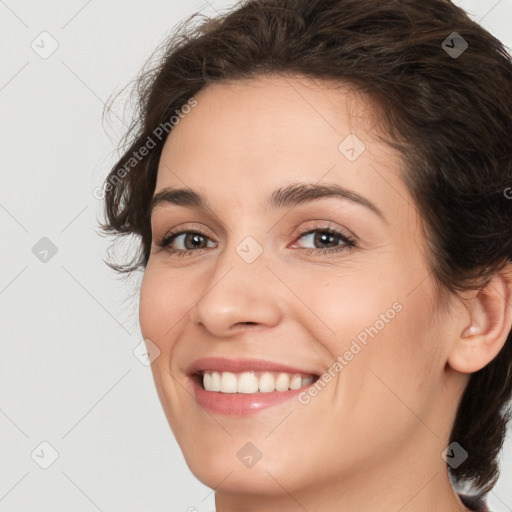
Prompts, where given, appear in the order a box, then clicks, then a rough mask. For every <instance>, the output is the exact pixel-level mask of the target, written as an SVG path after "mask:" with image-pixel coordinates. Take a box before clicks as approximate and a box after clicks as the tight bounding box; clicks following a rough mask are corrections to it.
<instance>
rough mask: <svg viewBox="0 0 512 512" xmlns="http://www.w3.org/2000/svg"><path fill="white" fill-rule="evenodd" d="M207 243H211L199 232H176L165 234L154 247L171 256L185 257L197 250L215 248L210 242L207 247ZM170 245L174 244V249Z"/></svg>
mask: <svg viewBox="0 0 512 512" xmlns="http://www.w3.org/2000/svg"><path fill="white" fill-rule="evenodd" d="M208 241H210V242H211V240H210V239H209V237H207V236H206V235H205V234H204V233H201V232H200V231H178V232H174V233H167V235H165V236H164V238H163V239H162V240H160V241H159V242H157V244H156V245H158V247H161V248H162V249H166V250H167V251H168V252H170V253H171V254H177V255H178V256H185V255H190V254H191V253H192V252H196V251H197V250H201V249H205V248H206V247H212V246H213V247H215V245H216V244H215V243H213V242H212V243H211V244H210V245H208ZM172 244H174V245H175V247H172V246H171V245H172Z"/></svg>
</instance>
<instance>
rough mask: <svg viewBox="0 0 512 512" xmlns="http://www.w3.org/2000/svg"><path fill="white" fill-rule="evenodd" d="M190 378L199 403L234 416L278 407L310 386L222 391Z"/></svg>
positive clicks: (212, 409)
mask: <svg viewBox="0 0 512 512" xmlns="http://www.w3.org/2000/svg"><path fill="white" fill-rule="evenodd" d="M190 380H191V381H192V383H193V386H194V393H195V395H196V399H197V402H198V403H199V405H201V406H202V407H204V408H205V409H207V410H208V411H210V412H214V413H218V414H228V415H232V416H247V415H249V414H254V413H256V412H258V411H261V410H263V409H268V408H269V407H276V406H278V405H281V404H283V403H285V402H288V401H290V400H292V399H294V398H296V397H297V396H298V395H299V394H300V393H302V392H303V391H304V390H305V389H307V387H308V386H305V387H303V388H300V389H290V390H288V391H270V392H269V393H221V392H218V391H206V389H204V388H203V387H202V386H201V385H200V384H199V382H198V380H197V379H195V378H192V377H191V378H190ZM311 385H312V384H311Z"/></svg>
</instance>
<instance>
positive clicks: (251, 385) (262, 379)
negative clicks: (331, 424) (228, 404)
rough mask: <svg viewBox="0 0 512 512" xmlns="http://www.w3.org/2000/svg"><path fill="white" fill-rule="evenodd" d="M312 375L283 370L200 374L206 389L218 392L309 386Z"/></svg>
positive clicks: (258, 390) (256, 391)
mask: <svg viewBox="0 0 512 512" xmlns="http://www.w3.org/2000/svg"><path fill="white" fill-rule="evenodd" d="M314 379H315V377H314V376H313V375H301V374H300V373H284V372H255V371H249V372H243V373H232V372H216V371H206V372H204V374H203V375H200V382H201V381H202V385H203V388H204V389H205V390H206V391H215V392H219V393H245V394H251V393H271V392H272V391H279V392H283V391H288V390H295V389H300V388H302V387H304V386H309V384H311V383H312V382H313V381H314Z"/></svg>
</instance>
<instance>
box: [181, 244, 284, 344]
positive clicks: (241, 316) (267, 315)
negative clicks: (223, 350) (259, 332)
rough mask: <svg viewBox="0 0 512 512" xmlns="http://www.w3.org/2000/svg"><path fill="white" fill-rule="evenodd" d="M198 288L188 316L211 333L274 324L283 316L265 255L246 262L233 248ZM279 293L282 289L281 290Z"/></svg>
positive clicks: (226, 334) (224, 333)
mask: <svg viewBox="0 0 512 512" xmlns="http://www.w3.org/2000/svg"><path fill="white" fill-rule="evenodd" d="M202 282H204V286H203V287H201V292H200V294H201V295H200V297H198V302H197V303H196V304H195V306H194V307H193V308H192V310H191V311H190V319H191V321H193V322H194V323H195V324H197V325H200V326H202V327H203V328H205V329H206V330H207V331H208V332H209V333H210V334H211V335H212V336H216V337H219V338H220V337H229V336H231V335H233V334H235V333H237V332H239V331H240V329H243V328H246V326H248V325H249V326H265V327H274V326H276V325H277V324H279V322H280V321H281V319H282V309H281V307H282V304H283V297H280V294H278V293H276V292H275V291H273V290H276V288H279V286H278V285H279V281H278V280H277V279H276V277H275V276H274V274H273V273H272V272H271V271H270V270H269V268H267V262H266V259H265V257H264V256H263V254H262V255H260V256H259V257H258V259H257V260H256V261H253V262H252V263H247V262H246V261H244V260H243V259H242V258H241V257H240V256H239V255H238V254H237V253H236V251H235V250H233V251H229V254H224V255H222V256H219V259H218V260H217V262H216V265H215V268H214V269H213V270H211V271H210V274H209V275H208V278H207V279H205V280H204V281H202ZM281 293H282V291H281Z"/></svg>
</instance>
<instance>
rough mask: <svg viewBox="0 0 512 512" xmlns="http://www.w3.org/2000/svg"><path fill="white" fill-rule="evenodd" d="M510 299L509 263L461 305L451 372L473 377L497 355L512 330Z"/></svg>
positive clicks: (511, 278)
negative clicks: (470, 374)
mask: <svg viewBox="0 0 512 512" xmlns="http://www.w3.org/2000/svg"><path fill="white" fill-rule="evenodd" d="M511 299H512V273H511V264H510V263H508V264H507V266H506V267H505V268H504V269H503V270H502V271H500V272H498V273H496V274H495V275H494V277H493V278H492V279H491V280H490V281H489V283H488V284H487V285H485V286H484V287H483V288H481V289H480V290H478V291H477V292H474V295H473V297H472V298H471V299H469V300H466V301H465V302H464V306H465V312H464V314H461V316H460V319H461V326H460V328H459V332H460V335H459V336H458V337H457V338H456V339H455V340H453V341H454V343H453V346H452V349H451V352H450V354H449V358H448V364H449V366H450V367H451V368H453V369H454V370H456V371H459V372H461V373H474V372H476V371H478V370H481V369H482V368H484V367H485V366H486V365H487V364H488V363H490V362H491V361H492V360H493V359H494V358H495V357H496V356H497V355H498V353H499V352H500V350H501V349H502V347H503V345H504V344H505V342H506V340H507V337H508V335H509V333H510V330H511V328H512V300H511ZM468 313H469V322H468V320H467V318H468Z"/></svg>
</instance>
